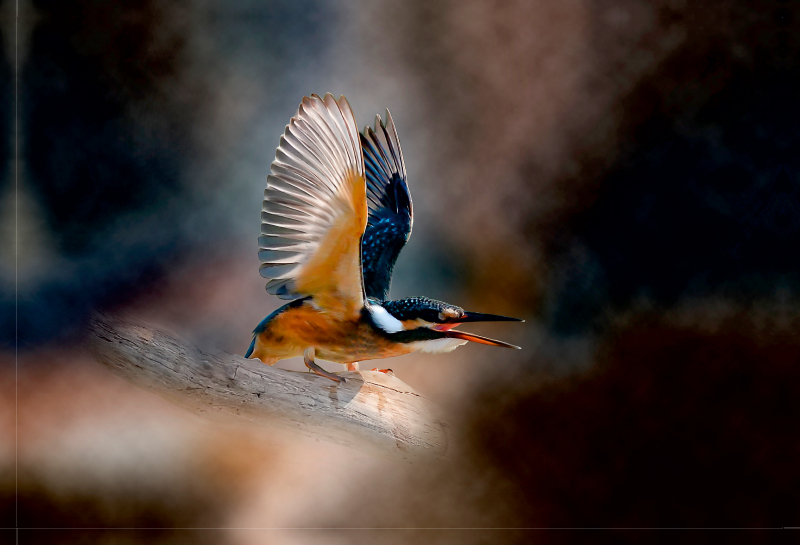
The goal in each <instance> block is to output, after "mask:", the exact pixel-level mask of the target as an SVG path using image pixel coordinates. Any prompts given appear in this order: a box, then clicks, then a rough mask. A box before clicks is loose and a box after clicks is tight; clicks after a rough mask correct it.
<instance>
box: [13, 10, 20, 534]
mask: <svg viewBox="0 0 800 545" xmlns="http://www.w3.org/2000/svg"><path fill="white" fill-rule="evenodd" d="M15 7H16V10H15V14H14V15H15V17H14V525H15V526H17V540H16V541H17V543H19V277H18V275H19V0H16V3H15Z"/></svg>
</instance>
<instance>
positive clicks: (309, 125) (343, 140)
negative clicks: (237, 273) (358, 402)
mask: <svg viewBox="0 0 800 545" xmlns="http://www.w3.org/2000/svg"><path fill="white" fill-rule="evenodd" d="M367 215H368V212H367V197H366V181H365V178H364V161H363V157H362V151H361V143H360V139H359V133H358V129H357V127H356V124H355V119H354V117H353V113H352V110H351V109H350V105H349V104H348V103H347V99H345V98H344V97H343V96H342V97H339V99H338V100H337V99H335V98H334V97H333V95H331V94H330V93H328V94H326V95H325V96H324V97H323V98H320V97H319V96H318V95H311V97H305V98H303V102H302V103H301V104H300V107H299V108H298V110H297V115H295V116H294V117H293V118H292V119H291V121H290V122H289V125H287V127H286V130H285V131H284V134H283V135H282V136H281V140H280V146H279V147H278V149H277V151H276V153H275V161H274V162H273V163H272V166H271V169H270V175H269V176H268V177H267V189H266V190H265V191H264V203H263V206H262V212H261V222H262V223H261V236H259V238H258V245H259V254H258V255H259V259H260V260H261V262H262V264H261V268H260V272H261V276H263V277H264V278H268V279H269V280H270V281H269V282H268V283H267V291H268V292H269V293H272V294H275V295H277V296H279V297H281V298H284V299H294V298H297V297H301V296H308V295H311V296H314V298H315V301H316V303H317V304H318V305H320V306H322V307H325V308H327V309H328V310H330V311H335V312H340V313H342V314H344V315H348V316H354V315H356V314H358V312H360V309H361V307H362V306H363V304H364V288H363V280H362V273H361V250H360V245H361V237H362V235H363V233H364V229H365V227H366V223H367Z"/></svg>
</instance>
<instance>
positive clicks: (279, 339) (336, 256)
mask: <svg viewBox="0 0 800 545" xmlns="http://www.w3.org/2000/svg"><path fill="white" fill-rule="evenodd" d="M385 116H386V120H385V121H384V120H383V119H381V117H380V115H376V116H375V124H374V125H375V126H374V128H370V127H369V126H366V127H365V128H364V130H363V131H362V132H359V131H358V127H357V125H356V121H355V116H354V115H353V111H352V110H351V108H350V104H349V103H348V102H347V99H346V98H345V97H344V96H343V95H342V96H340V97H339V98H338V99H336V98H334V96H333V95H332V94H330V93H327V94H325V96H324V97H320V96H319V95H317V94H312V95H311V96H309V97H304V98H303V100H302V102H301V104H300V106H299V108H298V110H297V114H296V115H295V116H294V117H292V118H291V120H290V121H289V124H288V125H287V126H286V129H285V130H284V133H283V135H282V136H281V139H280V145H279V146H278V149H277V151H276V153H275V160H274V161H273V163H272V165H271V167H270V174H269V175H268V177H267V187H266V189H265V191H264V201H263V206H262V212H261V235H260V236H259V239H258V242H259V252H258V256H259V260H260V262H261V265H260V268H259V271H260V274H261V276H262V277H263V278H266V279H268V280H269V281H268V282H267V284H266V290H267V292H268V293H270V294H273V295H276V296H277V297H279V298H280V299H284V300H290V302H289V303H287V304H285V305H284V306H282V307H280V308H278V309H277V310H276V311H274V312H273V313H271V314H270V315H269V316H267V317H266V318H264V319H263V320H262V321H261V322H260V323H259V324H258V325H257V326H256V328H255V329H254V330H253V337H252V341H251V343H250V346H249V348H248V349H247V352H246V353H245V358H257V359H259V360H261V361H262V362H263V363H265V364H267V365H274V364H275V363H276V362H278V361H280V360H282V359H286V358H291V357H297V356H301V355H302V356H303V361H304V363H305V365H306V367H308V369H309V370H310V371H313V372H314V373H316V374H318V375H321V376H323V377H327V378H329V379H331V380H333V381H335V382H341V383H344V382H346V379H345V377H343V376H339V375H338V374H334V373H331V372H328V371H326V370H325V369H323V368H322V367H321V366H320V365H319V364H318V363H317V362H316V359H317V358H319V359H321V360H326V361H331V362H335V363H340V364H344V365H346V368H347V370H350V371H352V370H357V369H358V368H359V366H358V362H361V361H366V360H373V359H380V358H389V357H394V356H400V355H404V354H409V353H411V352H415V351H420V352H430V353H443V352H450V351H452V350H454V349H455V348H456V347H458V346H460V345H463V344H466V343H467V342H469V341H471V342H475V343H482V344H486V345H490V346H500V347H508V348H519V347H517V346H514V345H511V344H508V343H505V342H502V341H496V340H493V339H489V338H486V337H481V336H479V335H475V334H472V333H467V332H464V331H460V330H457V329H455V327H456V326H459V325H461V324H464V323H468V322H484V321H485V322H491V321H517V322H521V321H523V320H520V319H518V318H510V317H506V316H499V315H494V314H482V313H477V312H467V311H465V310H464V309H462V308H460V307H458V306H455V305H451V304H448V303H444V302H441V301H437V300H434V299H429V298H427V297H410V298H405V299H399V300H390V299H389V288H390V285H391V280H392V273H393V269H394V265H395V262H396V260H397V257H398V255H399V254H400V251H401V250H402V249H403V246H405V244H406V242H407V241H408V239H409V236H410V235H411V228H412V224H413V216H414V214H413V205H412V201H411V193H410V191H409V188H408V182H407V176H406V168H405V163H404V161H403V153H402V151H401V149H400V140H399V138H398V136H397V130H396V128H395V125H394V121H393V120H392V116H391V114H390V113H389V110H388V109H387V110H386V114H385ZM374 370H378V371H383V372H387V373H390V372H391V370H388V369H377V368H376V369H374Z"/></svg>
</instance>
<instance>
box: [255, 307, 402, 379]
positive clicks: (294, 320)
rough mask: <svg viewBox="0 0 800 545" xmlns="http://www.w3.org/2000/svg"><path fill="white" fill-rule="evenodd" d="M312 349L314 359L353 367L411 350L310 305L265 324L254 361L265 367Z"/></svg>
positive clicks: (359, 324) (370, 330) (258, 339)
mask: <svg viewBox="0 0 800 545" xmlns="http://www.w3.org/2000/svg"><path fill="white" fill-rule="evenodd" d="M306 348H314V349H315V350H316V353H317V357H318V358H319V359H322V360H327V361H334V362H338V363H352V362H355V361H364V360H370V359H377V358H387V357H392V356H400V355H403V354H408V353H409V352H411V351H412V349H411V347H410V346H407V345H402V344H398V343H392V342H390V341H389V340H388V339H386V338H385V337H384V336H383V335H381V334H380V333H378V332H376V331H374V330H373V329H372V327H370V326H369V325H368V324H366V323H363V322H361V321H358V320H341V319H337V318H336V317H332V316H330V315H329V314H326V313H324V312H321V311H320V310H317V309H316V308H314V306H313V305H311V304H304V305H302V306H299V307H296V308H290V309H287V310H286V311H285V312H282V313H281V314H279V315H278V316H276V317H275V318H274V319H273V320H272V321H270V322H269V323H268V324H267V327H266V330H265V331H263V332H262V333H260V334H259V335H258V336H257V337H256V345H255V349H254V350H253V357H256V358H258V359H260V360H261V361H263V362H264V363H266V364H268V365H273V364H274V363H275V362H277V361H278V360H282V359H286V358H292V357H296V356H302V355H303V351H304V350H305V349H306Z"/></svg>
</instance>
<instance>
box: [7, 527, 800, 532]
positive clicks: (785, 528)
mask: <svg viewBox="0 0 800 545" xmlns="http://www.w3.org/2000/svg"><path fill="white" fill-rule="evenodd" d="M796 529H800V527H798V526H776V527H765V528H763V527H754V528H750V527H742V528H728V527H698V528H683V527H674V528H673V527H658V526H655V527H641V528H640V527H622V528H614V527H611V528H606V527H586V528H584V527H574V528H573V527H559V526H554V527H541V528H535V527H532V528H510V527H509V528H489V527H487V528H483V527H475V528H470V527H468V528H460V527H442V528H408V527H397V528H383V527H341V526H331V527H325V526H321V527H302V526H297V527H292V526H290V527H263V528H261V527H253V528H250V527H245V528H202V527H198V528H171V527H168V526H165V527H160V526H157V527H146V528H138V527H135V526H134V527H130V528H127V527H126V528H103V527H99V528H93V527H86V528H83V527H80V526H78V527H72V528H70V527H65V528H17V530H31V531H35V530H79V531H80V530H100V531H113V530H159V531H161V530H461V531H464V530H497V531H519V530H796Z"/></svg>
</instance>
